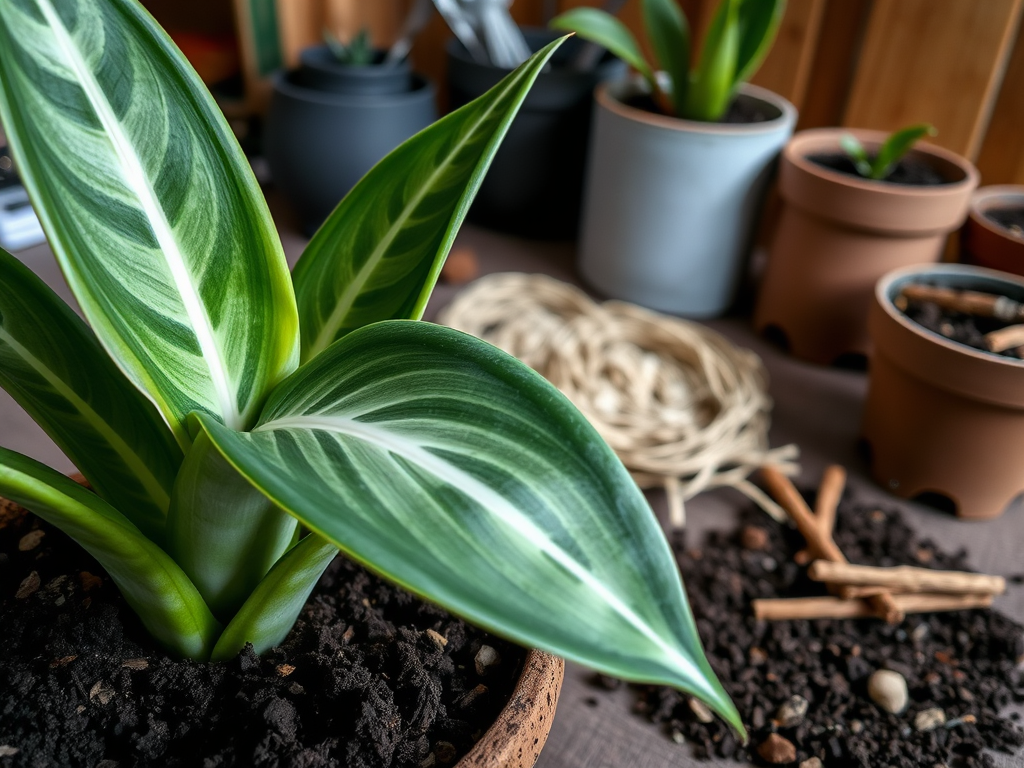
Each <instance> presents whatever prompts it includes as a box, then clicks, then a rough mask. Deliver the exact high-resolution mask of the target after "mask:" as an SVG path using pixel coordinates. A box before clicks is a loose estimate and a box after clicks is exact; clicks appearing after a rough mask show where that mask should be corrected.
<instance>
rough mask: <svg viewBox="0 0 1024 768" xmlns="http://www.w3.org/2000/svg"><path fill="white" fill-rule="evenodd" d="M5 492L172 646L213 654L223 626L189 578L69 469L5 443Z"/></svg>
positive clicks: (0, 470) (0, 492) (183, 652)
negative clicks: (72, 547)
mask: <svg viewBox="0 0 1024 768" xmlns="http://www.w3.org/2000/svg"><path fill="white" fill-rule="evenodd" d="M0 496H3V497H4V498H7V499H10V500H11V501H13V502H15V503H16V504H20V505H21V506H23V507H25V508H26V509H28V510H30V511H32V512H34V513H35V514H36V515H38V516H39V517H41V518H42V519H43V520H45V521H46V522H48V523H50V524H51V525H54V526H56V527H57V528H59V529H60V530H62V531H64V533H66V534H67V535H68V536H70V537H71V538H72V539H74V540H75V541H77V542H78V543H79V544H81V545H82V547H83V548H84V549H85V550H86V551H88V552H89V554H91V555H92V556H93V557H95V558H96V559H97V560H98V561H99V563H100V565H102V566H103V568H104V569H105V570H106V572H107V573H108V574H109V575H110V578H111V579H113V580H114V583H115V584H117V587H118V589H120V590H121V594H122V595H124V599H125V600H126V601H127V602H128V604H129V605H130V606H131V607H132V610H134V611H135V612H136V613H137V614H138V615H139V618H141V619H142V623H143V624H144V625H145V627H146V629H147V630H149V632H150V633H152V635H153V637H155V638H156V639H157V640H158V641H159V642H160V643H162V644H163V645H164V646H165V647H166V648H167V649H168V650H169V651H171V652H172V653H175V654H177V655H179V656H182V657H188V658H197V659H204V658H207V657H208V656H209V653H210V651H211V650H212V648H213V644H214V642H216V639H217V637H218V635H219V634H220V630H221V627H220V625H219V624H218V623H217V620H216V619H214V618H213V615H212V614H211V613H210V611H209V609H208V608H207V607H206V604H205V603H204V602H203V599H202V597H200V596H199V593H198V592H197V591H196V589H195V587H194V586H192V583H191V582H190V581H189V580H188V577H187V576H186V575H185V574H184V573H182V571H181V569H180V568H178V566H177V565H175V563H174V561H173V560H171V558H170V557H168V556H167V555H166V554H165V553H164V551H163V550H162V549H160V547H158V546H157V545H156V544H154V543H153V542H152V541H150V540H149V539H147V538H146V537H145V536H143V535H142V532H141V531H139V529H138V528H136V527H135V526H134V525H132V523H131V521H130V520H128V518H126V517H125V516H124V515H122V514H121V513H120V512H118V511H117V510H116V509H114V508H113V507H112V506H110V505H109V504H107V503H106V502H105V501H103V499H101V498H100V497H99V496H97V495H96V494H94V493H91V492H90V491H87V490H86V489H85V488H82V487H81V486H80V485H78V484H77V483H75V482H74V481H72V480H69V479H68V478H66V477H64V475H62V474H60V473H58V472H55V471H54V470H52V469H50V468H49V467H47V466H45V465H43V464H40V463H39V462H38V461H34V460H32V459H30V458H28V457H26V456H22V455H21V454H18V453H15V452H14V451H8V450H6V449H3V448H0Z"/></svg>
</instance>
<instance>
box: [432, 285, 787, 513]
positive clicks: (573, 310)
mask: <svg viewBox="0 0 1024 768" xmlns="http://www.w3.org/2000/svg"><path fill="white" fill-rule="evenodd" d="M439 321H440V322H441V323H443V324H445V325H448V326H450V327H452V328H456V329H458V330H461V331H465V332H466V333H470V334H472V335H474V336H477V337H479V338H481V339H485V340H486V341H489V342H491V343H492V344H494V345H495V346H497V347H500V348H501V349H503V350H505V351H506V352H508V353H509V354H512V355H514V356H516V357H517V358H519V359H520V360H522V361H523V362H524V363H526V364H527V365H529V366H530V367H531V368H533V369H535V370H536V371H538V372H539V373H541V374H542V375H543V376H544V377H545V378H546V379H548V380H549V381H550V382H551V383H552V384H554V385H555V386H556V387H558V388H559V389H560V390H561V391H562V392H563V393H565V395H566V396H567V397H568V398H569V399H570V400H571V401H572V402H573V403H574V404H575V405H576V407H577V408H579V409H580V411H582V412H583V414H584V415H585V416H586V417H587V418H588V419H589V420H590V422H591V423H592V424H593V425H594V427H596V428H597V431H598V432H599V433H600V434H601V436H602V437H603V438H604V439H605V440H606V441H607V442H608V444H609V445H611V447H612V448H613V449H614V450H615V452H616V453H617V454H618V455H619V457H620V458H621V459H622V462H623V463H624V464H625V465H626V467H627V468H628V469H629V470H630V472H631V473H632V475H633V478H634V479H635V480H636V482H637V484H638V485H640V487H642V488H650V487H657V486H659V485H660V486H664V488H665V491H666V492H667V494H668V499H669V510H670V520H671V522H672V525H673V526H677V527H682V526H683V525H684V524H685V507H684V501H685V500H686V499H689V498H692V497H693V496H695V495H697V494H698V493H700V492H701V491H704V490H707V489H709V488H717V487H721V486H728V487H731V488H736V489H737V490H739V491H741V492H743V493H744V494H746V495H747V496H748V497H750V498H751V499H753V500H754V501H755V502H757V504H759V505H760V506H761V507H762V508H763V509H764V510H765V511H766V512H768V513H769V514H771V515H772V516H773V517H775V518H777V519H779V520H784V519H785V513H784V512H783V511H782V510H781V509H780V508H779V507H778V505H776V504H775V503H774V502H773V501H772V500H771V499H770V498H768V497H767V495H765V494H764V493H763V492H762V491H761V490H760V489H759V488H757V487H756V486H755V485H754V484H753V483H751V482H750V481H749V480H748V479H747V477H748V475H750V473H751V472H753V471H754V470H755V469H757V468H758V467H761V466H764V465H768V464H771V465H774V466H776V467H778V468H779V469H780V470H782V471H783V472H785V473H786V474H793V473H795V472H796V471H797V469H798V467H797V466H796V464H795V463H794V461H795V459H796V457H797V453H798V451H797V447H796V446H795V445H787V446H784V447H782V448H776V449H769V447H768V425H769V412H770V410H771V400H770V399H769V397H768V393H767V376H766V373H765V371H764V368H763V366H762V365H761V361H760V359H759V358H758V357H757V355H755V354H754V353H753V352H751V351H750V350H746V349H740V348H739V347H737V346H735V345H734V344H733V343H732V342H730V341H729V340H728V339H726V338H724V337H723V336H721V335H719V334H718V333H715V332H714V331H712V330H711V329H709V328H707V327H705V326H703V325H700V324H698V323H692V322H688V321H685V320H680V319H678V318H673V317H666V316H664V315H660V314H657V313H655V312H650V311H647V310H645V309H641V308H640V307H637V306H634V305H632V304H626V303H623V302H618V301H609V302H605V303H604V304H596V303H595V302H593V301H592V300H591V299H590V298H589V297H588V296H587V295H586V294H585V293H583V291H581V290H579V289H577V288H575V287H573V286H571V285H568V284H566V283H562V282H559V281H557V280H553V279H552V278H550V277H546V276H544V275H525V274H518V273H506V274H497V275H490V276H488V277H484V278H482V279H480V280H478V281H476V282H475V283H473V284H472V285H470V286H469V287H468V288H467V289H465V290H464V291H463V292H462V293H461V294H460V295H459V296H458V297H456V299H455V301H454V302H452V304H450V305H449V306H448V307H447V308H446V309H445V310H444V311H443V312H442V313H441V316H440V318H439Z"/></svg>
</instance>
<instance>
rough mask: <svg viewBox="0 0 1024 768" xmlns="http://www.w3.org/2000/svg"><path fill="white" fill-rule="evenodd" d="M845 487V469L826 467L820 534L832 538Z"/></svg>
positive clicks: (818, 512) (817, 510)
mask: <svg viewBox="0 0 1024 768" xmlns="http://www.w3.org/2000/svg"><path fill="white" fill-rule="evenodd" d="M1021 343H1024V342H1021ZM845 487H846V470H845V469H843V468H842V467H841V466H839V465H838V464H832V465H830V466H828V467H826V468H825V473H824V474H823V475H822V476H821V485H820V486H819V487H818V498H817V499H816V500H815V502H814V516H815V519H816V520H817V521H818V528H819V529H820V530H821V535H822V536H827V537H828V538H830V539H831V538H832V529H833V528H834V527H835V524H836V510H837V509H838V508H839V500H840V499H841V498H842V497H843V489H844V488H845Z"/></svg>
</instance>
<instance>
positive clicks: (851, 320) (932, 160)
mask: <svg viewBox="0 0 1024 768" xmlns="http://www.w3.org/2000/svg"><path fill="white" fill-rule="evenodd" d="M844 133H852V134H854V135H855V136H856V137H857V138H858V139H860V141H861V142H862V143H863V144H864V145H865V147H866V148H867V150H868V152H869V153H870V152H873V151H874V150H875V149H877V147H878V146H879V145H880V143H881V142H882V141H883V140H884V139H885V137H886V134H884V133H881V132H879V131H865V130H847V129H840V128H822V129H813V130H808V131H801V132H800V133H798V134H797V135H796V136H794V137H793V138H792V139H791V140H790V142H789V144H787V145H786V148H785V150H784V151H783V153H782V162H781V167H780V171H779V192H780V194H781V196H782V200H783V209H782V214H781V216H780V218H779V224H778V228H777V230H776V232H775V237H774V240H773V242H772V245H771V250H770V254H769V259H768V265H767V268H766V270H765V274H764V278H763V281H762V284H761V290H760V294H759V296H758V302H757V308H756V311H755V314H754V326H755V328H756V329H757V330H758V331H759V332H765V331H767V330H769V329H770V330H772V331H775V332H781V334H782V335H784V337H785V340H786V342H787V343H788V346H789V350H790V351H791V352H792V353H793V355H795V356H796V357H799V358H802V359H804V360H810V361H812V362H816V363H823V364H830V363H833V362H835V361H836V360H837V359H838V358H840V357H842V356H843V355H847V354H861V355H866V354H867V353H868V351H869V349H870V344H869V339H868V328H867V317H868V308H869V307H870V305H871V295H872V290H873V288H874V286H875V283H876V282H877V281H878V279H879V278H880V277H882V275H884V274H885V273H887V272H889V271H890V270H893V269H898V268H899V267H903V266H908V265H911V264H922V263H929V262H935V261H938V259H939V256H940V255H941V253H942V248H943V243H944V242H945V238H946V235H947V234H948V233H949V232H951V231H952V230H954V229H956V228H958V227H959V226H960V225H961V224H963V222H964V219H965V218H966V216H967V207H968V203H969V200H970V195H971V192H972V191H973V190H974V188H975V187H977V185H978V171H977V170H976V169H975V167H974V166H973V165H972V164H971V163H970V162H969V161H967V160H965V159H964V158H962V157H960V156H958V155H956V154H954V153H952V152H949V151H947V150H944V149H941V148H940V147H936V146H932V145H928V144H918V145H916V147H915V148H914V149H913V150H911V152H910V153H909V156H910V157H915V156H916V158H918V159H921V160H925V161H926V162H927V163H928V164H929V165H931V166H932V167H933V168H935V169H936V170H937V171H938V172H939V173H941V174H942V175H943V177H945V178H946V179H948V180H950V182H951V183H948V184H943V185H940V186H930V187H926V186H908V185H903V184H893V183H890V182H885V181H871V180H868V179H862V178H860V177H857V176H851V175H848V174H845V173H841V172H839V171H834V170H831V169H829V168H825V167H822V166H820V165H818V164H817V163H813V162H811V161H810V160H808V159H807V158H808V156H810V155H818V154H832V153H841V151H842V150H841V149H840V146H839V138H840V136H842V135H843V134H844Z"/></svg>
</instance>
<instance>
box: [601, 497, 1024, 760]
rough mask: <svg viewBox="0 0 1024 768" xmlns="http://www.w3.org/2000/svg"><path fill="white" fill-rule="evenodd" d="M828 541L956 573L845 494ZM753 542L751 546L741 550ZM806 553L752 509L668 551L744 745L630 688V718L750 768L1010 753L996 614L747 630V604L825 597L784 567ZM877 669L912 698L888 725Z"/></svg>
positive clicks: (1016, 645)
mask: <svg viewBox="0 0 1024 768" xmlns="http://www.w3.org/2000/svg"><path fill="white" fill-rule="evenodd" d="M751 528H753V529H757V530H758V531H759V533H758V534H757V535H756V536H755V535H754V534H753V533H751V532H750V529H751ZM835 539H836V543H837V544H838V545H839V547H840V549H842V550H843V552H844V553H845V554H846V555H847V557H848V558H849V559H850V561H851V562H854V563H863V564H868V565H879V566H892V565H916V566H923V567H932V568H939V569H950V570H968V569H967V568H966V559H967V558H966V552H964V551H960V552H957V553H955V554H948V553H945V552H943V551H941V550H940V549H939V548H938V547H937V546H936V545H935V544H934V543H933V542H931V541H929V540H918V539H917V538H916V537H915V535H914V533H913V531H912V530H911V529H910V528H909V527H908V526H907V525H906V524H905V522H904V521H903V520H902V519H901V516H900V514H899V512H897V511H880V510H878V509H877V508H876V507H874V506H866V505H862V504H859V503H857V502H856V501H851V500H850V497H849V496H847V497H846V499H845V500H844V502H843V504H841V505H840V508H839V515H838V521H837V527H836V531H835ZM755 541H763V542H764V543H763V546H761V547H760V548H751V546H750V545H751V542H755ZM744 542H745V543H746V544H747V547H744V546H743V543H744ZM693 544H696V542H693V543H692V544H691V547H692V545H693ZM804 545H805V544H804V541H803V538H802V537H801V536H800V534H799V533H798V532H797V531H796V530H793V529H790V528H785V527H783V526H780V525H778V524H776V523H774V522H773V521H771V520H769V519H768V518H767V517H765V515H764V514H763V513H762V512H759V511H756V510H749V511H748V512H746V513H744V519H743V523H742V525H741V528H740V530H737V531H734V532H732V533H722V532H718V533H712V534H711V535H709V536H708V537H707V539H706V540H705V541H703V542H701V543H700V548H699V549H696V548H690V547H688V546H687V541H686V538H685V534H684V533H679V534H677V535H676V536H675V537H674V540H673V550H674V551H675V554H676V558H677V561H678V562H679V564H680V569H681V572H682V575H683V579H684V580H685V583H686V591H687V593H688V595H689V597H690V604H691V605H692V607H693V612H694V614H695V615H696V617H697V627H698V629H699V631H700V636H701V640H702V641H703V642H704V647H705V649H706V651H707V654H708V658H709V659H710V661H711V666H712V667H713V668H714V669H715V672H717V673H718V675H719V677H720V678H721V679H722V682H723V684H724V685H725V688H726V690H727V691H728V692H729V695H730V696H731V697H732V699H733V701H734V702H735V703H736V706H737V707H738V708H739V711H740V714H741V715H742V717H743V721H744V722H745V723H746V724H747V727H748V728H749V730H750V737H751V740H750V744H749V745H748V746H747V747H743V746H742V745H741V744H740V743H739V741H738V740H737V739H736V738H735V736H734V735H733V734H732V732H731V731H729V729H728V727H727V726H726V725H725V724H724V723H723V722H722V721H721V720H719V719H717V718H715V719H712V718H711V717H710V713H708V712H707V711H706V708H704V707H703V705H700V704H699V702H695V701H694V700H689V699H687V697H686V696H684V695H683V694H680V693H678V692H677V691H674V690H672V689H669V688H661V687H638V688H637V689H636V690H637V691H638V694H639V696H638V699H637V702H636V711H637V712H639V713H642V714H644V715H646V716H647V717H649V718H650V719H651V720H652V721H654V722H656V723H659V724H661V725H662V726H663V727H664V729H665V732H666V734H667V735H668V736H669V737H671V738H672V739H673V740H675V741H676V742H679V743H680V744H684V745H685V744H689V745H691V746H692V747H693V750H694V752H695V755H696V756H697V757H700V758H710V757H725V758H733V759H736V760H740V761H744V760H752V761H753V762H755V763H756V764H758V765H772V764H787V763H793V762H794V761H796V762H798V763H802V762H803V761H807V760H810V761H811V762H810V763H809V764H808V765H809V766H818V765H824V766H825V767H826V768H847V767H851V766H856V767H857V768H879V766H890V767H898V768H918V767H919V766H925V768H933V766H945V767H947V768H976V767H978V766H993V765H995V763H994V761H993V759H992V757H991V755H988V754H984V753H983V752H982V749H983V748H986V747H987V748H989V749H995V750H1002V751H1006V752H1012V751H1015V750H1016V749H1017V748H1018V747H1020V746H1021V745H1024V732H1022V731H1021V730H1020V729H1019V728H1018V727H1017V726H1016V725H1015V724H1014V722H1013V721H1012V720H1011V719H1010V718H1004V717H1000V715H999V711H1000V710H1002V709H1003V708H1004V707H1006V706H1007V705H1008V704H1011V703H1013V702H1022V701H1024V681H1022V673H1021V671H1020V669H1019V668H1018V666H1017V659H1018V658H1020V657H1021V655H1022V653H1024V628H1022V627H1021V625H1019V624H1017V623H1016V622H1014V621H1012V620H1010V619H1009V618H1007V617H1006V616H1003V615H1002V614H1000V613H998V612H996V611H981V610H973V611H958V612H953V613H941V614H922V615H912V616H908V617H907V619H906V620H905V621H904V622H903V623H902V624H900V625H898V626H890V625H888V624H886V623H885V622H882V621H878V620H867V619H864V620H812V621H777V622H757V621H755V620H754V618H753V615H752V613H751V607H750V603H751V601H752V600H754V599H755V598H773V597H802V596H808V595H820V594H824V590H823V589H822V585H821V584H816V583H814V582H811V581H810V580H809V579H808V578H807V576H806V569H805V568H801V567H799V566H797V565H796V564H795V563H793V555H794V554H795V553H796V552H797V551H798V550H800V549H802V548H803V547H804ZM876 670H891V671H893V672H897V673H899V674H900V675H902V676H903V677H904V678H905V679H906V683H907V687H908V693H909V699H910V701H909V706H907V708H906V709H905V710H904V711H902V712H901V713H900V714H892V713H890V712H888V711H886V710H884V709H883V708H882V707H880V706H879V705H878V704H876V703H875V702H874V701H873V700H872V699H871V697H870V696H869V694H868V679H869V678H870V677H871V675H872V673H874V672H875V671H876ZM595 682H596V683H597V684H598V685H603V686H616V685H617V684H618V683H617V681H613V680H610V679H608V678H602V677H599V678H597V679H596V680H595ZM1013 719H1016V718H1015V717H1013ZM683 748H684V749H685V748H686V746H684V747H683ZM794 755H795V757H794ZM815 758H816V759H817V760H820V761H821V762H820V764H819V763H817V762H814V760H815ZM773 761H774V762H773Z"/></svg>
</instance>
